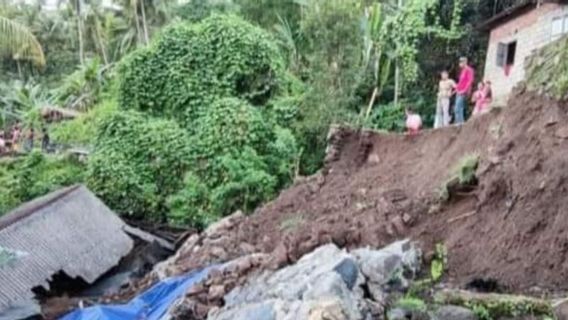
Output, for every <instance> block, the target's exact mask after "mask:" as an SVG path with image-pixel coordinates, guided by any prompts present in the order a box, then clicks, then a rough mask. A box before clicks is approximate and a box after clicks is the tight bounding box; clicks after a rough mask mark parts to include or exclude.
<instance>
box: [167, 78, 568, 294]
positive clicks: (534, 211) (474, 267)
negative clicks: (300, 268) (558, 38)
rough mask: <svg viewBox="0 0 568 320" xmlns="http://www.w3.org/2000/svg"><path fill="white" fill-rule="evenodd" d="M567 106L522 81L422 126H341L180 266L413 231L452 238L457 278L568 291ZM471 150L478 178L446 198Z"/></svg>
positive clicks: (426, 238) (389, 238)
mask: <svg viewBox="0 0 568 320" xmlns="http://www.w3.org/2000/svg"><path fill="white" fill-rule="evenodd" d="M567 113H568V106H567V104H566V103H562V102H558V101H555V100H551V99H547V98H543V97H540V96H538V95H536V94H533V93H530V92H525V91H523V90H522V89H520V90H518V91H517V92H515V93H514V97H513V98H512V99H511V101H510V104H509V105H508V106H507V107H506V108H503V109H496V110H493V111H492V112H490V113H489V114H485V115H483V116H480V117H478V118H474V119H471V120H470V121H468V122H467V123H466V124H465V125H463V126H459V127H458V126H453V127H448V128H443V129H438V130H429V131H424V132H422V133H421V134H420V135H418V136H413V137H411V136H406V135H398V134H380V133H376V132H370V131H360V130H353V129H346V128H335V129H334V130H332V134H331V135H330V147H329V149H328V155H327V156H328V157H327V161H326V166H325V168H324V169H323V170H322V172H321V173H320V174H317V175H315V176H312V177H309V178H305V179H302V180H301V181H297V182H296V184H295V185H294V186H292V187H290V188H289V189H287V190H285V191H284V192H282V193H281V194H280V196H279V197H278V198H277V199H275V200H274V201H272V202H271V203H269V204H267V205H265V206H264V207H262V208H260V209H258V210H257V211H256V212H255V213H254V214H253V215H251V216H248V217H245V216H235V217H234V218H232V219H230V221H231V222H230V223H225V224H226V225H225V226H216V230H223V232H222V233H221V234H219V232H215V233H214V236H213V234H210V235H208V234H207V233H205V234H204V235H202V236H201V237H200V238H193V239H190V242H191V244H188V245H187V246H184V247H185V249H184V248H182V249H181V250H180V251H179V252H178V254H177V255H176V257H175V258H174V261H172V264H171V266H172V267H173V268H174V269H175V271H173V273H180V272H184V271H187V270H191V269H194V268H197V267H200V266H204V265H207V264H209V263H212V262H219V261H229V260H231V259H234V258H237V257H239V256H243V255H245V254H250V253H253V252H258V253H268V254H270V255H271V256H272V257H273V258H274V261H275V263H276V264H278V266H282V265H284V264H289V263H293V262H294V261H296V260H297V259H299V258H300V257H301V256H302V255H303V254H305V253H307V252H310V251H311V250H313V249H314V248H316V247H318V246H320V245H322V244H325V243H330V242H333V243H335V244H336V245H338V246H340V247H346V248H356V247H361V246H371V247H374V248H381V247H383V246H385V245H387V244H389V243H391V242H393V241H395V240H398V239H403V238H408V237H410V238H411V239H413V240H417V241H419V242H420V243H421V244H422V246H423V248H424V249H425V251H426V252H428V251H430V250H432V248H433V247H434V245H435V244H436V243H443V244H444V245H445V246H446V248H447V251H448V260H449V262H448V268H449V270H448V273H447V278H448V279H447V280H448V281H449V282H453V283H455V284H459V285H465V284H467V283H469V282H471V281H472V280H475V279H484V280H492V281H493V280H494V281H496V282H497V283H498V284H499V285H500V286H501V287H502V288H504V289H505V290H508V291H529V290H530V289H531V288H533V287H535V286H538V287H539V288H542V289H546V290H554V291H557V290H567V289H568V281H566V280H565V279H566V278H567V276H568V260H567V259H566V254H567V252H568V212H567V210H568V196H567V187H568V180H567V177H568V121H567V120H568V114H567ZM473 154H474V155H478V156H479V165H478V167H477V170H476V173H475V174H476V180H477V184H476V185H475V186H473V187H471V188H470V189H465V190H461V191H460V192H456V193H453V194H452V196H451V198H450V199H449V200H447V201H445V200H443V199H442V198H441V196H440V195H441V192H440V190H441V189H442V186H443V185H444V184H445V182H446V181H447V180H448V179H449V178H450V176H451V175H452V170H453V169H454V168H455V167H456V165H458V164H459V163H460V160H462V159H464V157H467V156H471V155H473ZM223 228H224V229H223ZM278 266H277V267H278Z"/></svg>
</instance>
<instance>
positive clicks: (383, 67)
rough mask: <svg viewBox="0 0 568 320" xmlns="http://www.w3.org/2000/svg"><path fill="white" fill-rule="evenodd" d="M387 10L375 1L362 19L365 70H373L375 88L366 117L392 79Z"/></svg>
mask: <svg viewBox="0 0 568 320" xmlns="http://www.w3.org/2000/svg"><path fill="white" fill-rule="evenodd" d="M385 14H386V10H385V9H384V8H383V6H382V5H381V4H380V3H375V4H373V5H372V6H370V7H367V8H366V9H365V15H364V16H363V20H362V29H363V37H364V39H363V40H364V41H363V42H364V51H363V72H368V70H369V69H371V70H372V72H373V83H374V89H373V94H372V96H371V100H370V101H369V105H368V107H367V110H366V112H365V119H367V118H368V117H369V115H370V114H371V111H372V109H373V106H374V105H375V102H376V99H377V98H378V97H380V96H381V94H382V92H383V90H384V88H385V86H386V85H387V83H388V82H389V80H390V76H391V67H392V64H393V61H394V59H395V57H394V55H393V48H391V46H390V45H389V43H388V42H387V41H385V37H384V36H383V35H384V28H383V26H384V20H385V19H384V15H385Z"/></svg>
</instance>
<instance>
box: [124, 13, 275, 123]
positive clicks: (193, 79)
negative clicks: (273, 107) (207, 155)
mask: <svg viewBox="0 0 568 320" xmlns="http://www.w3.org/2000/svg"><path fill="white" fill-rule="evenodd" d="M282 71H283V62H282V59H281V58H280V55H279V53H278V48H277V46H276V44H275V42H274V40H273V39H272V38H271V37H270V35H269V34H268V33H266V32H265V31H263V30H262V29H260V28H258V27H254V26H252V25H250V24H248V23H246V22H244V21H242V20H241V19H239V18H237V17H235V16H213V17H211V18H208V19H205V20H204V21H203V22H202V23H199V24H194V25H192V24H184V23H182V24H177V25H175V26H173V27H171V28H169V29H167V30H166V31H164V32H163V34H162V36H161V37H160V38H159V39H158V41H156V42H155V43H154V44H153V45H152V46H151V47H149V48H147V49H144V50H139V51H137V52H135V53H133V54H132V55H131V56H129V57H128V58H127V59H125V61H124V62H123V63H121V66H120V68H119V79H120V84H119V104H120V106H121V107H123V108H127V109H136V110H140V111H145V112H150V113H152V114H154V115H157V116H164V115H166V116H169V117H172V118H175V119H176V120H178V121H180V122H181V123H182V124H183V125H184V126H185V127H187V128H193V127H194V121H195V120H196V119H197V118H198V117H199V116H200V115H202V114H203V113H204V112H205V110H206V108H208V107H209V106H210V105H211V104H213V103H214V102H215V101H216V100H218V99H221V98H225V97H239V98H242V99H245V100H247V101H248V102H250V103H251V104H253V105H256V106H262V105H265V104H266V102H267V101H268V100H269V99H270V98H271V97H272V96H273V95H275V94H276V93H277V91H278V86H279V78H280V76H281V74H282Z"/></svg>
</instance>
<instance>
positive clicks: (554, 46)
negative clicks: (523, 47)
mask: <svg viewBox="0 0 568 320" xmlns="http://www.w3.org/2000/svg"><path fill="white" fill-rule="evenodd" d="M525 79H526V81H527V85H528V88H529V89H530V90H534V91H537V92H541V93H545V94H548V95H550V96H552V97H554V98H556V99H568V37H564V38H562V39H560V40H558V41H555V42H553V43H551V44H549V45H548V46H546V47H544V48H542V49H540V50H539V51H537V52H536V53H535V54H533V55H532V56H531V57H529V59H528V61H527V72H526V75H525Z"/></svg>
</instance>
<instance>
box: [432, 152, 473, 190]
mask: <svg viewBox="0 0 568 320" xmlns="http://www.w3.org/2000/svg"><path fill="white" fill-rule="evenodd" d="M478 165H479V155H478V154H476V153H472V154H467V155H465V156H463V157H462V158H461V159H460V160H459V162H458V163H457V164H456V166H454V167H453V168H452V169H451V171H450V177H449V178H448V179H447V180H446V181H444V183H443V184H442V185H441V187H440V188H439V189H438V190H437V192H438V197H439V199H440V200H441V201H448V200H449V199H450V197H451V194H450V192H451V190H450V189H452V188H456V187H466V186H471V185H473V184H475V183H476V181H477V178H476V176H475V172H476V171H477V166H478Z"/></svg>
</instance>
